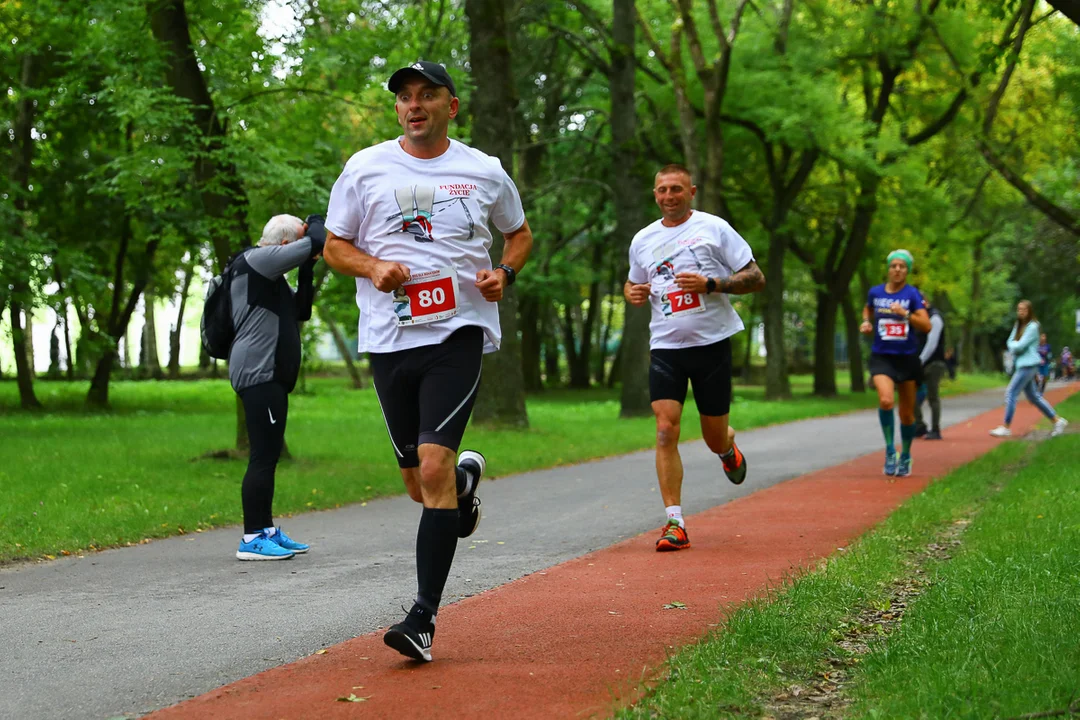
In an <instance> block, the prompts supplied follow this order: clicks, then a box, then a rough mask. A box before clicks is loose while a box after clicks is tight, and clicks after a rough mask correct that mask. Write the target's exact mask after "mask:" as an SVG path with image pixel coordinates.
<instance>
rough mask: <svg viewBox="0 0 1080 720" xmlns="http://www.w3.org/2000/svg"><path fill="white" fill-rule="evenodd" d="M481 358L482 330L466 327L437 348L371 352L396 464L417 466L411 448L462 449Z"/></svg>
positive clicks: (380, 401)
mask: <svg viewBox="0 0 1080 720" xmlns="http://www.w3.org/2000/svg"><path fill="white" fill-rule="evenodd" d="M483 355H484V331H483V329H481V328H480V327H477V326H475V325H470V326H468V327H463V328H461V329H460V330H456V331H455V332H454V334H452V335H451V336H450V337H448V338H447V339H446V340H444V341H443V342H441V343H439V344H438V345H424V346H423V347H417V348H409V349H408V350H398V351H397V352H389V353H371V354H370V355H369V358H370V362H371V376H372V383H373V384H374V386H375V394H376V395H377V396H378V399H379V405H380V406H381V407H382V413H383V418H384V419H385V420H386V429H387V431H388V432H389V433H390V443H391V445H393V446H394V454H395V455H397V460H398V465H399V466H401V467H403V468H414V467H419V466H420V458H419V456H418V455H417V454H416V448H417V447H418V446H419V445H421V444H423V443H432V444H434V445H442V446H443V447H446V448H450V449H451V450H454V451H455V452H456V451H457V449H458V446H459V445H461V438H462V436H463V435H464V434H465V425H467V424H468V422H469V415H470V414H471V413H472V408H473V403H474V402H475V401H476V392H477V390H478V389H479V387H480V367H481V360H482V358H483Z"/></svg>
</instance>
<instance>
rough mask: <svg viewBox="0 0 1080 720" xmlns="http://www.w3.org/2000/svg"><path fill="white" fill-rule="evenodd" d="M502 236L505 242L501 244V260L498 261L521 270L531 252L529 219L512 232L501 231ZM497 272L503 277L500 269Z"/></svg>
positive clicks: (518, 270) (531, 241)
mask: <svg viewBox="0 0 1080 720" xmlns="http://www.w3.org/2000/svg"><path fill="white" fill-rule="evenodd" d="M503 237H504V238H505V239H506V243H505V244H504V245H503V254H502V260H500V261H499V262H500V263H501V264H502V265H509V266H510V267H512V268H514V270H516V271H517V272H521V269H522V268H524V267H525V263H526V262H528V260H529V255H530V254H531V253H532V246H533V235H532V230H531V229H530V228H529V221H528V220H526V221H525V222H524V223H522V225H521V227H519V228H518V229H517V230H515V231H514V232H512V233H503ZM499 274H500V275H503V276H504V278H505V274H504V273H502V272H501V271H500V273H499Z"/></svg>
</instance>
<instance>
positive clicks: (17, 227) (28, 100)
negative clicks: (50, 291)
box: [0, 54, 41, 410]
mask: <svg viewBox="0 0 1080 720" xmlns="http://www.w3.org/2000/svg"><path fill="white" fill-rule="evenodd" d="M37 69H38V68H37V65H36V62H35V58H34V56H32V55H29V54H27V55H26V56H24V57H23V59H22V73H21V78H20V80H21V83H20V85H21V87H20V97H19V101H18V105H17V108H18V109H17V111H16V117H15V126H14V127H13V128H12V130H13V132H14V141H15V147H14V148H13V149H12V155H11V159H10V165H9V167H10V171H11V181H12V185H13V187H14V190H15V201H14V203H13V204H14V206H15V211H16V214H17V219H16V221H15V223H14V225H13V228H12V234H13V235H14V236H15V240H19V239H20V238H22V237H23V236H24V235H25V232H26V226H25V219H24V217H23V213H24V212H25V211H26V193H27V192H28V191H29V185H30V167H31V161H32V160H33V156H34V141H33V138H32V137H31V136H30V131H31V130H32V128H33V124H34V103H35V100H34V98H33V96H32V94H31V90H32V89H33V87H34V80H35V73H36V72H37ZM0 259H3V260H4V263H5V264H6V265H8V271H9V273H10V276H11V277H12V278H13V280H12V282H11V296H10V298H9V299H8V303H9V305H8V307H9V308H10V312H11V341H12V344H13V345H14V350H15V374H16V377H17V379H18V386H19V406H20V407H22V408H23V409H27V410H36V409H38V408H40V407H41V402H40V401H38V399H37V395H35V394H34V366H33V364H32V363H30V362H27V357H28V345H29V346H30V348H31V349H32V346H33V338H32V337H31V338H29V340H28V339H27V334H28V333H27V332H25V331H24V326H23V312H24V309H23V302H25V301H28V300H29V296H30V285H29V283H28V282H27V272H28V271H29V267H28V266H27V264H26V263H25V261H23V260H20V259H17V258H2V257H0ZM12 261H16V262H14V263H13V262H12ZM11 264H14V265H15V267H11ZM25 312H26V319H27V320H29V319H30V310H29V306H27V308H26V310H25ZM27 325H29V323H27Z"/></svg>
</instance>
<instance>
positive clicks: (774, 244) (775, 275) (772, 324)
mask: <svg viewBox="0 0 1080 720" xmlns="http://www.w3.org/2000/svg"><path fill="white" fill-rule="evenodd" d="M786 244H787V236H786V235H784V234H783V233H779V232H774V233H772V237H771V238H770V239H769V253H768V256H767V257H768V269H767V270H766V271H765V272H766V273H767V275H766V277H768V278H769V281H768V282H767V283H766V284H765V298H764V301H765V302H764V304H765V313H764V317H765V399H766V400H780V399H784V398H789V397H791V380H789V379H788V368H787V351H786V348H785V347H784V253H785V251H786V250H787V248H786Z"/></svg>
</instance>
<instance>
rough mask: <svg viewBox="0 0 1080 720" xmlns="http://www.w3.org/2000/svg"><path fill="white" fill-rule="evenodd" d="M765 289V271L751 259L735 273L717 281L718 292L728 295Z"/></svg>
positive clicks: (746, 293)
mask: <svg viewBox="0 0 1080 720" xmlns="http://www.w3.org/2000/svg"><path fill="white" fill-rule="evenodd" d="M764 289H765V273H763V272H761V268H759V267H758V264H757V263H756V262H754V261H753V260H751V261H750V262H748V263H746V265H744V266H743V267H742V268H740V269H739V271H738V272H737V273H735V274H734V275H730V276H728V277H726V278H722V279H720V280H719V281H717V283H716V290H717V291H718V292H722V293H727V294H728V295H749V294H750V293H756V292H760V291H762V290H764Z"/></svg>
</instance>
